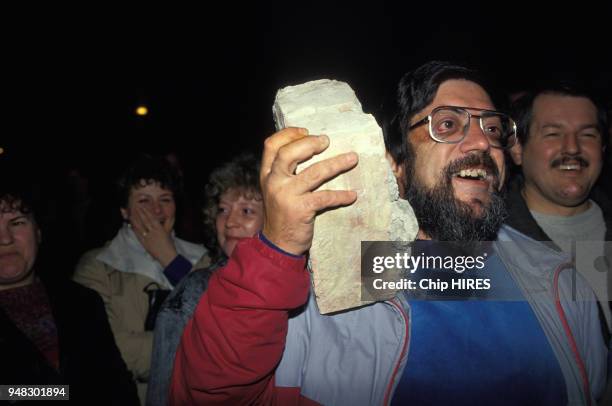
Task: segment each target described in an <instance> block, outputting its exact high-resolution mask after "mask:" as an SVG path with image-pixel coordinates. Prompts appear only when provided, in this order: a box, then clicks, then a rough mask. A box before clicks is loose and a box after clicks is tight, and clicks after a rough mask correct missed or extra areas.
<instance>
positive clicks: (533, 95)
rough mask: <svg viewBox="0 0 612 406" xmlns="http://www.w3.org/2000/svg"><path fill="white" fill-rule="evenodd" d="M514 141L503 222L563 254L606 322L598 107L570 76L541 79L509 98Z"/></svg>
mask: <svg viewBox="0 0 612 406" xmlns="http://www.w3.org/2000/svg"><path fill="white" fill-rule="evenodd" d="M513 109H514V110H515V113H516V114H515V118H516V119H517V123H518V137H519V140H520V143H519V144H517V145H516V147H515V148H513V150H512V158H513V160H514V162H515V163H516V164H517V165H520V166H521V172H522V176H520V177H517V178H516V179H515V180H514V181H513V182H512V183H511V185H510V191H509V193H508V196H507V203H508V209H509V212H510V217H509V219H508V224H510V225H511V226H513V227H514V228H516V229H517V230H519V231H521V232H523V233H525V234H527V235H528V236H530V237H532V238H534V239H536V240H539V241H548V242H549V243H550V244H551V245H552V246H553V247H554V248H555V249H557V250H562V251H564V252H566V253H567V254H569V255H571V256H572V257H573V258H574V260H575V261H576V268H577V270H578V271H579V272H581V273H582V274H583V276H585V278H586V279H587V281H588V282H589V284H590V285H591V286H592V287H593V289H594V290H595V293H596V295H597V297H598V299H599V301H600V303H601V310H602V311H603V315H604V317H605V325H604V328H605V327H606V326H607V330H608V331H609V330H610V327H612V316H611V312H610V306H609V300H610V283H612V279H610V277H609V269H610V265H609V264H612V262H611V261H612V252H610V248H607V247H606V245H605V243H604V242H605V241H610V240H612V211H611V210H612V205H611V204H610V201H609V200H608V198H607V196H606V195H605V194H604V193H602V191H601V190H599V189H598V188H595V187H594V185H595V183H596V182H597V179H598V177H599V175H600V173H601V169H602V166H603V157H604V152H605V148H606V144H607V142H608V123H607V114H606V110H605V108H604V107H603V105H602V104H600V102H599V101H598V100H597V98H596V97H594V96H593V95H592V94H590V93H589V92H588V91H587V89H582V88H580V87H579V86H577V85H573V84H570V83H559V84H554V85H551V86H544V87H542V88H540V89H537V90H535V91H531V92H528V93H527V94H525V95H524V96H523V97H522V98H521V99H519V100H517V101H516V103H515V105H514V108H513Z"/></svg>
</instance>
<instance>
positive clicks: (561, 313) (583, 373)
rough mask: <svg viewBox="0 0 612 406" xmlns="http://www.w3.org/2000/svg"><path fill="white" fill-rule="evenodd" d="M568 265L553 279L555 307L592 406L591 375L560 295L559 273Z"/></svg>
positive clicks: (557, 270)
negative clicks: (587, 370)
mask: <svg viewBox="0 0 612 406" xmlns="http://www.w3.org/2000/svg"><path fill="white" fill-rule="evenodd" d="M568 266H572V264H571V263H566V264H561V265H560V266H559V267H558V268H557V269H556V270H555V275H554V279H553V295H554V299H555V307H556V308H557V313H558V315H559V318H560V319H561V324H562V325H563V330H564V331H565V335H566V336H567V339H568V341H569V344H570V348H571V350H572V353H573V354H574V358H575V360H576V364H578V370H579V371H580V376H581V378H582V390H583V391H584V396H585V398H586V401H587V405H588V406H591V389H590V386H589V376H588V374H587V372H586V368H585V366H584V361H583V360H582V357H581V356H580V352H579V351H578V345H577V344H576V340H575V339H574V335H573V334H572V330H571V329H570V326H569V323H568V322H567V318H566V317H565V311H564V310H563V306H562V305H561V298H560V297H559V275H560V274H561V271H563V269H565V268H567V267H568Z"/></svg>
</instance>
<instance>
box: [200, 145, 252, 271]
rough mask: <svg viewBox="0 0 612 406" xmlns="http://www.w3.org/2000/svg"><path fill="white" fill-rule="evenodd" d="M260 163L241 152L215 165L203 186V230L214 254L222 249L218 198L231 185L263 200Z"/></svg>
mask: <svg viewBox="0 0 612 406" xmlns="http://www.w3.org/2000/svg"><path fill="white" fill-rule="evenodd" d="M259 167H260V163H259V161H258V160H257V159H256V158H255V156H254V155H253V154H250V153H242V154H239V155H238V156H236V157H235V158H233V159H232V160H230V161H228V162H226V163H224V164H222V165H221V166H219V167H217V168H216V169H214V170H213V171H212V172H211V174H210V176H209V177H208V183H206V186H205V187H204V204H203V206H202V212H203V214H204V234H205V242H206V246H207V247H208V248H209V249H210V250H211V258H213V260H215V259H218V258H219V257H220V256H221V255H222V251H221V249H220V247H219V243H218V241H217V230H216V226H215V221H216V218H217V210H218V205H219V200H220V199H221V196H222V195H223V193H225V192H227V191H228V190H229V189H232V188H235V189H241V190H243V191H244V194H245V197H247V198H249V199H250V198H253V199H257V200H261V187H260V185H259Z"/></svg>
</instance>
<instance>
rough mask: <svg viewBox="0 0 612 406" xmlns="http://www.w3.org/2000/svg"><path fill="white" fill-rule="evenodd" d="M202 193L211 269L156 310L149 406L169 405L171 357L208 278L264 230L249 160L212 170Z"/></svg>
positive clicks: (242, 157)
mask: <svg viewBox="0 0 612 406" xmlns="http://www.w3.org/2000/svg"><path fill="white" fill-rule="evenodd" d="M204 193H205V202H204V206H203V212H204V227H205V232H206V235H207V241H208V244H209V245H208V247H209V248H210V249H211V252H212V254H211V258H212V259H213V263H214V265H213V266H210V267H208V268H204V269H198V270H196V271H194V272H192V273H191V274H189V275H188V276H187V277H186V278H185V279H183V280H182V281H181V283H180V284H179V285H177V287H176V289H175V290H174V291H173V292H172V294H171V295H170V297H169V298H168V300H166V301H165V302H164V304H163V306H162V309H161V310H160V313H159V317H158V319H157V324H156V328H155V340H154V344H153V348H154V351H153V359H152V363H151V378H150V380H149V383H150V385H149V389H148V392H147V405H166V404H168V390H169V387H170V378H171V375H172V367H173V365H174V355H175V353H176V349H177V347H178V344H179V341H180V339H181V335H182V333H183V329H184V327H185V325H186V324H187V321H188V320H189V318H190V317H191V315H192V314H193V312H194V310H195V307H196V305H197V304H198V301H199V299H200V296H201V295H202V294H203V292H204V291H205V290H206V286H207V284H208V278H209V277H210V275H211V274H212V272H214V271H215V270H216V269H217V268H219V267H221V266H223V265H224V264H225V262H226V261H227V258H228V257H230V256H231V255H232V252H233V251H234V248H236V245H237V244H238V242H239V241H240V240H242V239H246V238H250V237H253V236H254V235H255V234H257V232H258V231H260V229H261V227H262V225H263V221H264V211H263V200H262V195H261V189H260V187H259V163H258V162H257V160H256V159H255V158H254V157H253V156H252V155H250V154H242V155H239V156H238V157H236V158H234V159H233V160H231V161H229V162H227V163H226V164H224V165H222V166H220V167H218V168H217V169H215V170H214V171H213V172H212V173H211V175H210V177H209V180H208V183H207V184H206V187H205V190H204Z"/></svg>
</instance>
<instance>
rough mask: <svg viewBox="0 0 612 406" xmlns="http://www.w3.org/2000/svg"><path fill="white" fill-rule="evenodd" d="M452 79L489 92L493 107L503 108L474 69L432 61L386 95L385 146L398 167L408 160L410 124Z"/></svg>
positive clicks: (487, 84) (404, 77)
mask: <svg viewBox="0 0 612 406" xmlns="http://www.w3.org/2000/svg"><path fill="white" fill-rule="evenodd" d="M452 79H460V80H467V81H470V82H474V83H476V84H478V85H480V86H481V87H482V88H483V89H485V91H487V92H488V94H489V96H490V97H491V100H492V101H493V103H494V104H496V105H500V104H502V99H501V97H499V95H498V94H497V93H495V92H491V89H492V87H491V86H490V85H489V82H488V81H487V80H486V79H485V78H484V76H482V75H481V74H480V73H479V72H477V71H476V70H474V69H472V68H468V67H465V66H461V65H455V64H453V63H450V62H442V61H431V62H427V63H425V64H424V65H421V66H420V67H418V68H417V69H415V70H414V71H412V72H408V73H406V74H405V75H404V76H403V77H402V78H401V80H400V81H399V84H398V85H397V88H396V89H395V91H394V92H393V93H389V94H388V95H387V97H386V99H385V101H384V102H383V107H382V110H381V115H382V119H381V121H382V128H383V134H384V138H385V145H386V147H387V151H388V152H389V153H390V154H391V156H392V157H393V159H394V160H395V161H396V162H397V163H401V162H403V161H404V159H405V158H406V151H407V146H406V143H407V142H408V140H407V138H408V133H409V132H410V130H409V127H410V121H411V120H412V118H413V117H414V116H415V115H416V114H417V113H419V112H420V111H422V110H423V109H424V108H425V107H427V106H428V105H429V104H431V102H432V101H433V99H434V98H435V97H436V93H437V92H438V88H439V87H440V85H441V84H442V83H444V82H446V81H447V80H452Z"/></svg>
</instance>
